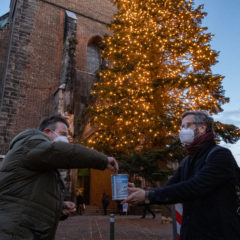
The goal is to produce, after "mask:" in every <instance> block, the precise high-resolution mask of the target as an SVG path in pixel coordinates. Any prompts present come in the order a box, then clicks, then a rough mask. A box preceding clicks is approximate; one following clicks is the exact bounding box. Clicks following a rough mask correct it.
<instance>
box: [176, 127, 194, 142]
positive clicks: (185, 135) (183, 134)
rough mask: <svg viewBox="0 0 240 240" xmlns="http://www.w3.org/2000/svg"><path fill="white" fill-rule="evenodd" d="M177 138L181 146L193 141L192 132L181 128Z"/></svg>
mask: <svg viewBox="0 0 240 240" xmlns="http://www.w3.org/2000/svg"><path fill="white" fill-rule="evenodd" d="M179 138H180V141H181V143H183V144H191V143H192V142H193V140H194V131H193V129H191V128H183V129H182V130H181V131H180V133H179Z"/></svg>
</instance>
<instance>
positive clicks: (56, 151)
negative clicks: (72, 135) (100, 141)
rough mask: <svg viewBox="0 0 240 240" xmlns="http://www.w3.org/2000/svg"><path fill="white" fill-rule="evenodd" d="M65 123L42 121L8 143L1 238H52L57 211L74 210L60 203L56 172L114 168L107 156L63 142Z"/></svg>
mask: <svg viewBox="0 0 240 240" xmlns="http://www.w3.org/2000/svg"><path fill="white" fill-rule="evenodd" d="M68 127H69V125H68V123H67V121H66V120H65V119H64V118H62V117H61V116H52V117H49V118H46V119H44V120H43V121H42V122H41V124H40V126H39V130H37V129H28V130H25V131H23V132H21V133H20V134H18V135H17V136H16V137H15V138H14V139H13V140H12V142H11V144H10V150H9V151H8V153H7V154H6V156H5V158H4V161H3V163H2V166H1V169H0V239H1V240H10V239H16V240H53V239H54V235H55V232H56V228H57V225H58V221H59V219H60V217H61V215H62V213H64V214H65V215H66V214H69V213H71V212H73V211H75V205H74V204H73V203H72V202H64V201H63V199H64V184H63V182H62V180H61V178H60V174H59V172H58V170H57V169H58V168H62V169H70V168H96V169H102V170H103V169H105V168H109V169H110V170H115V171H117V170H118V164H117V162H116V160H115V159H114V158H112V157H107V156H105V155H104V154H101V153H99V152H97V151H94V150H91V149H88V148H86V147H83V146H81V145H79V144H70V143H68V138H67V136H68Z"/></svg>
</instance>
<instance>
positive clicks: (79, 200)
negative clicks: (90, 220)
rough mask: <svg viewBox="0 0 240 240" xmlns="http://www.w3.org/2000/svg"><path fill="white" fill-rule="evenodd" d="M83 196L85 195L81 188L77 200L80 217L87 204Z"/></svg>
mask: <svg viewBox="0 0 240 240" xmlns="http://www.w3.org/2000/svg"><path fill="white" fill-rule="evenodd" d="M82 194H83V190H82V189H81V188H79V190H78V192H77V198H76V202H77V213H78V214H79V215H82V214H83V212H84V210H85V203H84V198H83V195H82Z"/></svg>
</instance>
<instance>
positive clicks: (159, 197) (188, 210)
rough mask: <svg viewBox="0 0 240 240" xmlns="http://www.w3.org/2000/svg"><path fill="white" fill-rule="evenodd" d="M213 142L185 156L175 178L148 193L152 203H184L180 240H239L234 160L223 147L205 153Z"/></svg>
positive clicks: (239, 228)
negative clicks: (191, 155) (190, 155)
mask: <svg viewBox="0 0 240 240" xmlns="http://www.w3.org/2000/svg"><path fill="white" fill-rule="evenodd" d="M213 147H215V143H213V142H211V143H209V142H208V143H207V144H205V145H204V146H203V147H202V148H201V149H200V150H199V152H198V153H197V154H196V155H195V157H193V158H192V159H191V158H190V157H186V158H185V159H184V160H183V161H182V162H181V164H180V166H179V168H178V170H177V171H176V173H175V174H174V176H173V177H172V178H171V179H170V180H169V181H168V183H167V184H166V185H165V186H164V187H162V188H157V189H154V190H153V191H151V192H150V193H149V199H150V202H151V203H158V204H168V203H179V202H182V203H183V220H182V227H181V237H180V239H181V240H239V239H240V216H238V215H237V212H236V210H237V207H238V202H237V197H236V193H235V184H236V161H235V159H234V157H233V156H232V154H231V152H230V151H229V150H228V149H226V148H223V147H220V146H218V148H217V149H216V150H215V151H213V152H212V153H211V154H210V155H208V153H209V152H210V151H211V149H212V148H213Z"/></svg>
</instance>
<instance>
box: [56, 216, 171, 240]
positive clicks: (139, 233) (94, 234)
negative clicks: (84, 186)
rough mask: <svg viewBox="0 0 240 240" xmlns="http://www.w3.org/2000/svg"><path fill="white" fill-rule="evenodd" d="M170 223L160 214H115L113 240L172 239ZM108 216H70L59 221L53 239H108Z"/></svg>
mask: <svg viewBox="0 0 240 240" xmlns="http://www.w3.org/2000/svg"><path fill="white" fill-rule="evenodd" d="M172 238H173V237H172V225H171V224H162V223H161V218H160V216H157V217H156V218H155V219H152V218H151V217H150V216H147V217H146V218H145V219H140V216H115V238H114V239H115V240H172ZM109 239H110V218H109V216H72V217H69V218H68V219H67V220H65V221H62V222H60V224H59V226H58V230H57V234H56V238H55V240H109Z"/></svg>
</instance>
